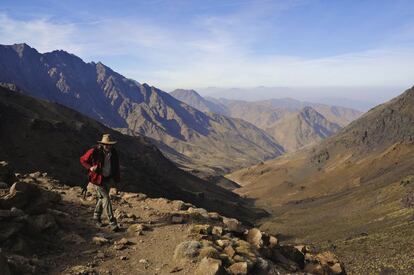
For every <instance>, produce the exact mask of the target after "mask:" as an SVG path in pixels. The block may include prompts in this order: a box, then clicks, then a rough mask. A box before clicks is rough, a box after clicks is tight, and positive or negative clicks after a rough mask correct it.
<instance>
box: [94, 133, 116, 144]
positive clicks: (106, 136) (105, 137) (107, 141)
mask: <svg viewBox="0 0 414 275" xmlns="http://www.w3.org/2000/svg"><path fill="white" fill-rule="evenodd" d="M98 143H100V144H108V145H112V144H115V143H116V141H115V140H111V135H110V134H104V135H103V136H102V140H98Z"/></svg>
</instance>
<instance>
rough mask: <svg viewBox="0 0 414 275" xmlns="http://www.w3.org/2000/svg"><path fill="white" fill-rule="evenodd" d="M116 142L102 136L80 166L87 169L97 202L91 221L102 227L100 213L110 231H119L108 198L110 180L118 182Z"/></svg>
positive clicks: (108, 136)
mask: <svg viewBox="0 0 414 275" xmlns="http://www.w3.org/2000/svg"><path fill="white" fill-rule="evenodd" d="M115 143H116V141H113V140H111V137H110V135H109V134H104V135H103V136H102V140H100V141H98V145H97V146H95V147H93V148H91V149H89V150H88V151H87V152H86V153H85V154H84V155H83V156H82V157H81V158H80V162H81V164H82V165H83V166H84V167H85V168H86V169H88V178H89V182H90V183H92V184H93V186H94V189H95V192H96V195H97V197H98V201H97V203H96V207H95V212H94V214H93V219H94V220H95V222H96V225H97V226H98V227H102V220H101V216H102V211H103V210H105V213H106V215H107V216H108V219H109V223H110V225H111V229H112V230H113V231H119V227H118V223H117V221H116V219H115V217H114V214H113V211H112V204H111V200H110V197H109V188H110V186H109V185H110V183H111V180H113V181H114V182H115V183H119V182H120V172H119V159H118V154H117V152H116V150H115V148H113V145H114V144H115Z"/></svg>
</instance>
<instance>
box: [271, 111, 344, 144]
mask: <svg viewBox="0 0 414 275" xmlns="http://www.w3.org/2000/svg"><path fill="white" fill-rule="evenodd" d="M340 129H341V127H340V126H339V125H338V124H336V123H332V122H330V121H328V120H327V119H326V118H325V117H324V116H322V115H321V114H320V113H318V112H317V111H315V109H313V108H312V107H305V108H303V109H302V110H301V111H299V112H294V113H291V114H287V115H285V116H284V118H283V119H280V120H278V121H277V122H275V123H274V124H273V125H272V126H270V127H268V128H266V129H265V130H266V132H268V133H269V134H271V135H272V136H273V137H275V138H276V140H280V141H281V142H280V143H281V144H283V148H284V149H285V150H286V151H287V152H294V151H296V150H298V149H299V148H302V147H304V146H307V145H310V144H313V143H316V142H319V141H321V140H323V139H325V138H327V137H330V136H332V135H333V134H335V133H336V132H338V131H339V130H340Z"/></svg>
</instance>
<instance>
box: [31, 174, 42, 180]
mask: <svg viewBox="0 0 414 275" xmlns="http://www.w3.org/2000/svg"><path fill="white" fill-rule="evenodd" d="M29 176H30V177H32V178H34V179H37V178H40V177H41V176H42V173H40V172H34V173H30V174H29Z"/></svg>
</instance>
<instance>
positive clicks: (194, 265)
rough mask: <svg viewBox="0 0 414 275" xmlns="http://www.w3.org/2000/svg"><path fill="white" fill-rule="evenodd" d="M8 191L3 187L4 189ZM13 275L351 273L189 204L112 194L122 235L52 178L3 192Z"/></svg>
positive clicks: (3, 264)
mask: <svg viewBox="0 0 414 275" xmlns="http://www.w3.org/2000/svg"><path fill="white" fill-rule="evenodd" d="M1 188H2V189H1ZM0 190H1V193H0V247H1V248H2V249H1V251H0V269H1V270H4V272H5V274H6V275H8V274H288V273H289V274H291V273H295V274H304V273H305V271H306V272H308V273H313V274H345V271H344V267H343V265H342V264H341V263H340V262H339V261H338V259H337V258H336V256H335V255H334V254H332V253H330V252H325V253H322V254H317V253H314V251H310V249H309V248H308V247H306V246H298V247H293V246H282V245H280V244H279V241H278V239H277V238H276V237H274V236H271V235H269V234H267V233H265V232H261V231H260V230H258V229H255V228H247V227H245V226H244V225H242V224H241V223H240V222H239V221H237V220H236V219H231V218H226V217H223V216H221V215H219V214H218V213H214V212H207V211H206V210H204V209H202V208H197V207H195V206H194V205H192V204H189V203H185V202H183V201H178V200H175V201H171V200H167V199H164V198H147V196H146V195H144V194H135V193H124V192H118V193H115V192H112V195H111V197H112V202H113V206H114V209H115V216H116V217H117V219H118V222H119V225H120V228H121V231H119V232H112V231H111V229H110V227H109V226H108V224H107V220H106V219H104V226H103V227H97V226H96V225H95V224H94V222H93V220H92V215H93V210H94V205H95V197H94V196H93V190H92V188H91V189H89V191H88V193H87V196H86V197H83V196H82V195H81V189H80V188H79V187H69V186H65V185H62V184H60V183H59V182H58V181H56V180H54V179H52V178H50V177H48V176H47V174H46V173H43V174H42V173H40V172H36V173H32V174H29V175H18V180H17V182H16V183H14V184H13V185H12V187H11V188H9V187H8V186H7V185H6V184H2V186H0Z"/></svg>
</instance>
